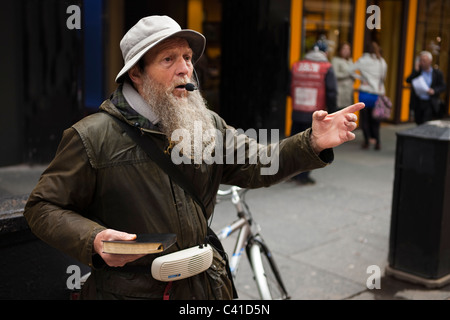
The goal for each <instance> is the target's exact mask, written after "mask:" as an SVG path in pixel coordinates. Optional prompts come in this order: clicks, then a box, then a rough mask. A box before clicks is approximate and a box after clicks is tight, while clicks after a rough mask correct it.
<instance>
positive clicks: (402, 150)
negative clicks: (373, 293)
mask: <svg viewBox="0 0 450 320" xmlns="http://www.w3.org/2000/svg"><path fill="white" fill-rule="evenodd" d="M388 262H389V265H388V266H387V267H386V274H388V275H392V276H394V277H397V278H400V279H403V280H407V281H410V282H414V283H420V284H423V285H425V286H427V287H430V288H436V287H441V286H444V285H446V284H448V283H450V121H430V122H427V123H425V124H423V125H420V126H417V127H415V128H412V129H408V130H405V131H402V132H398V133H397V148H396V159H395V179H394V190H393V200H392V215H391V230H390V239H389V257H388Z"/></svg>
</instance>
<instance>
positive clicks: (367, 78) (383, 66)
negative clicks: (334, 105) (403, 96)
mask: <svg viewBox="0 0 450 320" xmlns="http://www.w3.org/2000/svg"><path fill="white" fill-rule="evenodd" d="M387 68H388V66H387V63H386V61H385V60H384V58H383V57H382V54H381V48H380V47H379V46H378V44H377V43H376V42H370V43H369V44H368V45H366V47H365V50H364V53H363V55H362V57H361V58H359V59H358V60H357V61H356V62H355V64H354V65H353V66H352V67H351V70H352V73H353V76H354V77H355V78H357V79H359V80H360V81H361V85H360V87H359V101H360V102H363V103H364V104H365V105H366V107H365V108H364V110H361V113H360V126H361V129H362V131H363V135H364V142H363V145H362V148H363V149H367V148H368V147H369V143H370V142H371V141H374V142H375V150H380V149H381V142H380V121H379V120H377V119H376V118H374V117H373V116H372V110H373V108H374V107H375V102H376V101H377V99H378V96H380V95H384V94H385V93H386V89H385V87H384V80H385V78H386V74H387ZM356 70H358V71H359V73H360V74H357V73H355V71H356Z"/></svg>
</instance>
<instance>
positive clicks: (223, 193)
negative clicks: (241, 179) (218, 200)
mask: <svg viewBox="0 0 450 320" xmlns="http://www.w3.org/2000/svg"><path fill="white" fill-rule="evenodd" d="M240 190H242V188H240V187H237V186H231V187H230V188H228V189H226V190H220V189H219V190H217V195H219V196H227V195H230V194H232V193H233V192H235V191H240Z"/></svg>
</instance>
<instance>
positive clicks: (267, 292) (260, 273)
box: [247, 237, 289, 300]
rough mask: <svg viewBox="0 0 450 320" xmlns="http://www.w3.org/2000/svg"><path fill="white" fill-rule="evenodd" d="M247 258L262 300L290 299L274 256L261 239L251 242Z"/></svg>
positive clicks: (254, 239)
mask: <svg viewBox="0 0 450 320" xmlns="http://www.w3.org/2000/svg"><path fill="white" fill-rule="evenodd" d="M247 257H248V258H249V260H250V265H251V267H252V270H253V275H254V276H255V281H256V286H257V287H258V291H259V295H260V297H261V299H263V300H278V299H281V300H284V299H289V295H288V293H287V291H286V287H285V286H284V284H283V281H282V279H281V275H280V273H279V271H278V268H277V265H276V263H275V260H274V259H273V255H272V253H271V252H270V250H269V248H268V247H267V245H266V244H265V243H264V241H263V240H262V239H261V238H260V237H256V238H253V240H252V241H250V242H249V245H248V246H247Z"/></svg>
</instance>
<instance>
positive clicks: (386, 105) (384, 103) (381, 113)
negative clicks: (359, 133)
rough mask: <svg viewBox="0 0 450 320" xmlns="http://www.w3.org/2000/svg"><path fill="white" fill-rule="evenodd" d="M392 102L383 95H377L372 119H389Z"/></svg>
mask: <svg viewBox="0 0 450 320" xmlns="http://www.w3.org/2000/svg"><path fill="white" fill-rule="evenodd" d="M391 111H392V102H391V100H390V99H389V98H388V97H387V96H385V95H379V96H378V99H377V101H376V102H375V106H374V108H373V110H372V117H373V118H374V119H376V120H378V121H383V120H387V119H389V118H390V117H391Z"/></svg>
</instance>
